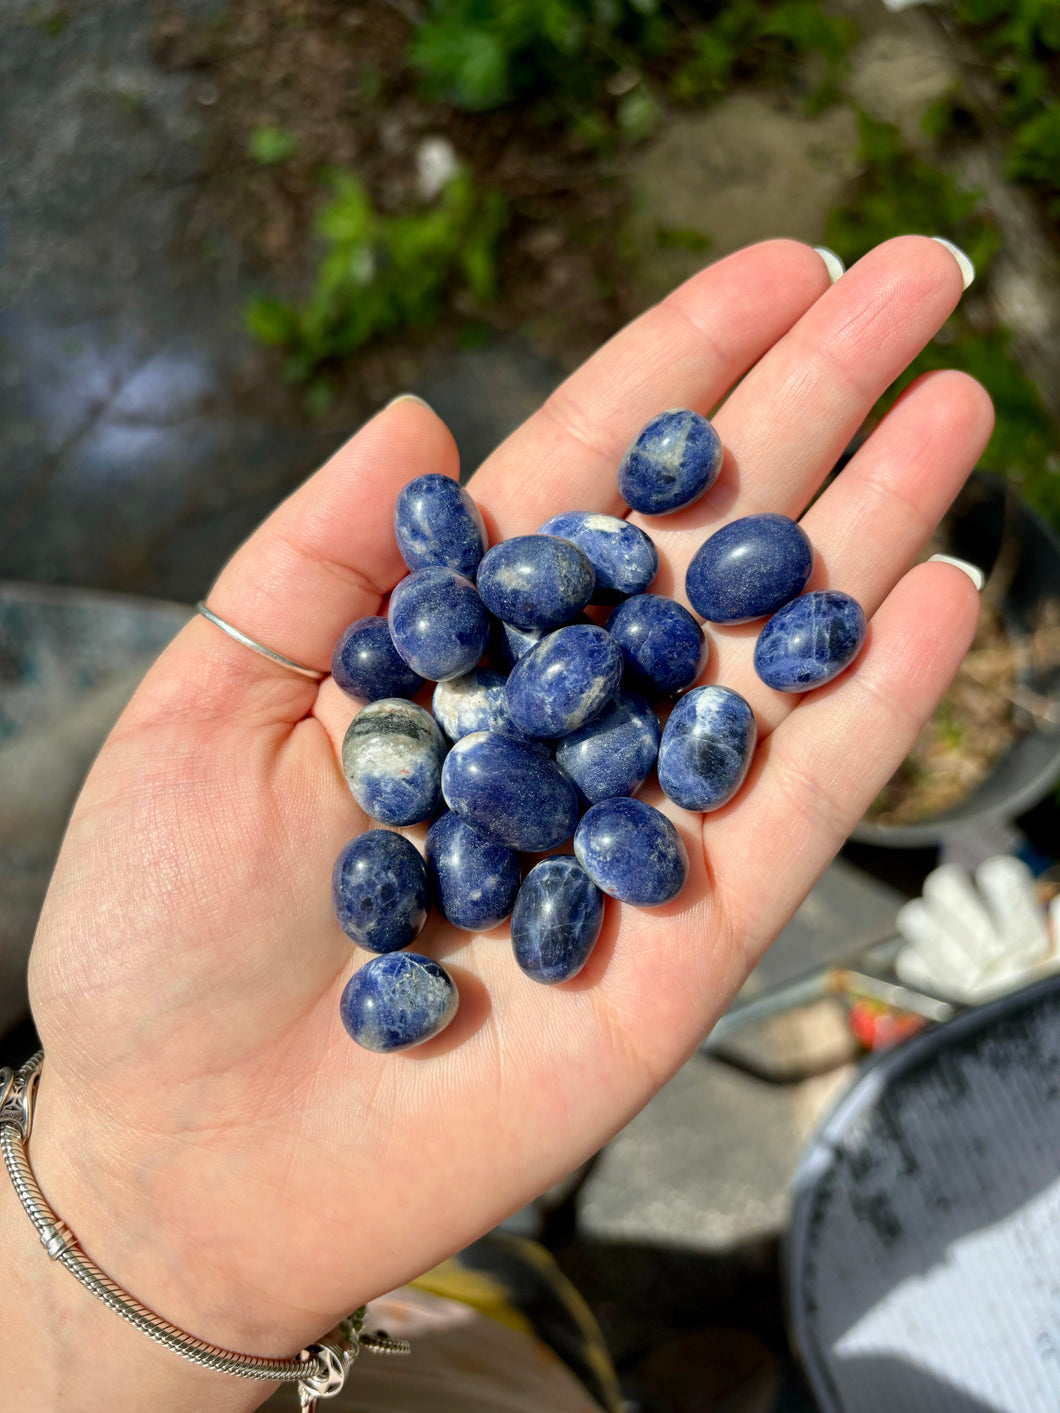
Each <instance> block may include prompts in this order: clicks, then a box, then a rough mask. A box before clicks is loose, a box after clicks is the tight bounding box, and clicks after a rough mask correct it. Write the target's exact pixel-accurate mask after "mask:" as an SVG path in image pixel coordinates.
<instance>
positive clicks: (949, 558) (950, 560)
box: [928, 554, 986, 589]
mask: <svg viewBox="0 0 1060 1413" xmlns="http://www.w3.org/2000/svg"><path fill="white" fill-rule="evenodd" d="M928 563H929V564H952V565H953V567H954V569H960V570H961V571H962V572H963V573H965V574H967V575H968V578H969V579H971V581H972V583H973V584H974V585H975V587H976V588H977V589H981V588H982V587H983V585H984V584H985V583H986V575H985V574H984V573H983V571H982V570H981V569H980V568H979V566H978V565H977V564H969V562H968V561H967V560H966V559H958V558H957V557H956V556H955V555H952V554H933V555H932V556H931V558H930V559H929V560H928Z"/></svg>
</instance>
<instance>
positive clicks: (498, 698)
mask: <svg viewBox="0 0 1060 1413" xmlns="http://www.w3.org/2000/svg"><path fill="white" fill-rule="evenodd" d="M506 682H507V678H505V677H504V676H503V675H502V674H501V673H500V672H494V671H493V669H492V668H491V667H473V668H472V669H471V671H470V672H465V673H464V675H463V676H462V677H451V678H450V679H449V681H448V682H439V683H438V685H437V687H435V689H434V696H433V697H432V699H431V710H432V711H433V712H434V719H435V721H437V723H438V725H439V726H440V727H441V728H442V730H443V731H444V732H445V734H446V735H447V736H448V737H449V739H450V741H459V740H460V738H461V737H462V736H470V735H471V733H472V732H473V731H499V730H503V729H504V728H505V727H508V728H509V729H512V726H511V721H510V720H509V718H508V699H507V695H506V693H505V685H506Z"/></svg>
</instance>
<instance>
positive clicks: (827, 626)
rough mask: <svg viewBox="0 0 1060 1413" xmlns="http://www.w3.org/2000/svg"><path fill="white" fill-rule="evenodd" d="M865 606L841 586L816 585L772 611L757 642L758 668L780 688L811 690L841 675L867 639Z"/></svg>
mask: <svg viewBox="0 0 1060 1413" xmlns="http://www.w3.org/2000/svg"><path fill="white" fill-rule="evenodd" d="M866 631H867V625H866V623H865V614H864V612H863V611H862V607H861V605H860V604H859V603H858V602H857V600H856V599H852V598H851V597H850V595H849V594H842V593H840V592H839V591H838V590H837V589H816V590H814V591H813V592H812V593H809V594H803V595H802V596H801V597H800V598H797V599H792V601H791V603H789V604H785V605H784V607H783V608H782V609H781V610H780V611H779V612H778V613H775V614H774V615H773V617H772V618H771V619H770V620H769V622H768V623H767V624H766V625H765V627H764V628H763V629H762V631H761V633H759V635H758V642H757V643H756V644H755V671H756V672H757V673H758V675H759V677H761V679H762V681H763V682H764V683H765V684H766V686H767V687H774V688H776V690H777V691H778V692H809V691H810V690H812V688H814V687H821V686H823V685H824V683H825V682H831V680H832V678H833V677H838V676H839V674H840V673H841V672H842V671H843V669H844V668H845V667H848V666H849V665H850V663H852V662H853V661H854V659H855V658H856V657H857V655H858V653H859V652H860V651H861V645H862V644H863V643H864V641H865V633H866Z"/></svg>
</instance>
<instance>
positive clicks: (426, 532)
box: [394, 472, 489, 579]
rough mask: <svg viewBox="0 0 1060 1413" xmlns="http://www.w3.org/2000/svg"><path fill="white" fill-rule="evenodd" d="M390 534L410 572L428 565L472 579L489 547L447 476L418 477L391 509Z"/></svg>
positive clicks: (475, 513)
mask: <svg viewBox="0 0 1060 1413" xmlns="http://www.w3.org/2000/svg"><path fill="white" fill-rule="evenodd" d="M394 534H395V535H396V536H397V542H398V549H399V550H400V551H401V557H402V559H403V560H404V561H405V563H406V564H407V565H408V567H409V568H410V569H426V568H427V567H428V566H429V565H432V564H441V565H444V566H445V567H446V568H447V569H455V570H456V572H457V573H458V574H463V575H464V577H465V578H467V579H474V577H475V571H476V569H477V568H478V562H479V560H480V559H481V558H482V556H483V555H484V554H485V553H486V549H487V547H488V545H489V541H488V539H487V538H486V527H485V525H483V523H482V516H481V515H480V514H479V508H478V506H477V505H476V504H475V502H474V501H473V500H472V499H471V497H470V496H469V495H468V493H467V491H465V490H464V488H463V487H462V486H461V485H460V483H459V481H454V480H452V479H451V478H450V477H449V476H439V475H437V474H436V473H434V472H431V473H429V474H428V475H426V476H417V477H416V479H415V480H414V481H410V482H409V483H408V485H407V486H404V487H403V488H402V490H401V491H400V492H399V493H398V498H397V500H396V501H395V503H394Z"/></svg>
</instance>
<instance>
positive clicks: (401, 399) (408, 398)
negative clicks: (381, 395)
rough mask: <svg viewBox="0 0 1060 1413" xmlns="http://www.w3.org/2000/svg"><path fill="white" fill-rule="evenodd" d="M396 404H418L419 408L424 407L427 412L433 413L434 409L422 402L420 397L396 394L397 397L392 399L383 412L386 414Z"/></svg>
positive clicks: (409, 394) (427, 403) (411, 394)
mask: <svg viewBox="0 0 1060 1413" xmlns="http://www.w3.org/2000/svg"><path fill="white" fill-rule="evenodd" d="M396 402H418V403H419V405H420V406H421V407H425V408H426V409H427V411H428V412H433V411H434V408H433V407H432V406H431V404H430V403H429V402H424V400H423V398H422V397H417V396H416V394H415V393H398V395H397V397H392V398H391V399H390V401H389V402H388V403H387V405H386V407H384V408H383V411H384V412H386V411H387V410H388V409H389V408H391V407H393V406H394V404H395V403H396Z"/></svg>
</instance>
